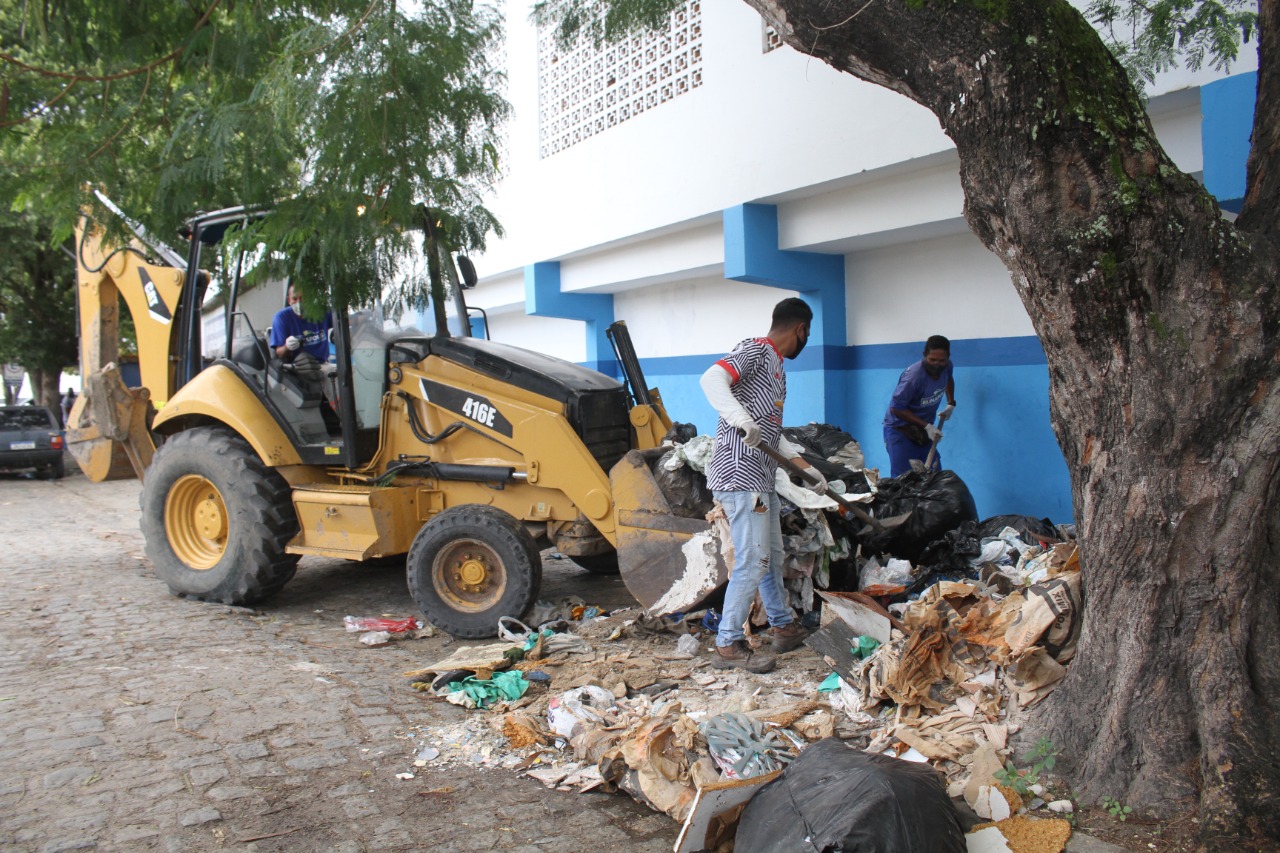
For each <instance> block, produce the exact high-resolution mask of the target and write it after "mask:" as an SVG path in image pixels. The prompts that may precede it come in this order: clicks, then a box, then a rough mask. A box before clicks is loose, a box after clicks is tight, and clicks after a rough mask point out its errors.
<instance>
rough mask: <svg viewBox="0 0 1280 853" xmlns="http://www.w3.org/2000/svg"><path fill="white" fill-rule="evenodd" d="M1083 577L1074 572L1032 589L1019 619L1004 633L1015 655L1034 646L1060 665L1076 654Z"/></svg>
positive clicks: (1027, 595)
mask: <svg viewBox="0 0 1280 853" xmlns="http://www.w3.org/2000/svg"><path fill="white" fill-rule="evenodd" d="M1080 607H1081V598H1080V573H1079V572H1071V573H1069V574H1065V575H1061V576H1059V577H1056V578H1051V579H1050V580H1047V581H1045V582H1044V583H1038V584H1035V585H1033V586H1032V587H1030V588H1029V589H1028V590H1027V592H1026V601H1025V603H1024V604H1023V605H1022V608H1021V609H1020V610H1019V611H1018V616H1017V618H1016V619H1014V620H1013V622H1012V623H1011V624H1010V625H1009V628H1008V630H1006V631H1005V637H1004V638H1005V642H1007V643H1008V644H1009V650H1010V651H1011V652H1012V653H1013V654H1014V655H1021V654H1022V653H1023V652H1025V651H1026V650H1027V649H1029V648H1031V647H1032V646H1035V645H1041V646H1044V647H1045V650H1046V651H1047V652H1048V653H1049V654H1050V655H1052V656H1053V658H1054V660H1056V661H1058V662H1059V663H1067V662H1068V661H1070V660H1071V659H1072V658H1073V657H1075V654H1076V641H1077V640H1079V638H1080V628H1081V622H1082V620H1081V619H1080Z"/></svg>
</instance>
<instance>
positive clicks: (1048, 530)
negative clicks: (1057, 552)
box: [978, 515, 1062, 545]
mask: <svg viewBox="0 0 1280 853" xmlns="http://www.w3.org/2000/svg"><path fill="white" fill-rule="evenodd" d="M1006 527H1012V528H1013V529H1014V530H1016V531H1018V538H1019V539H1021V540H1022V541H1023V542H1026V543H1027V544H1028V545H1035V544H1036V543H1038V542H1059V541H1061V540H1062V536H1061V535H1059V533H1058V528H1056V527H1054V526H1053V522H1052V521H1050V520H1049V519H1047V518H1034V517H1032V516H1030V515H993V516H992V517H991V518H987V519H984V520H983V521H982V523H981V524H979V525H978V538H979V539H991V538H993V537H996V536H999V535H1000V531H1001V530H1004V529H1005V528H1006Z"/></svg>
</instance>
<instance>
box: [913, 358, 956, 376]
mask: <svg viewBox="0 0 1280 853" xmlns="http://www.w3.org/2000/svg"><path fill="white" fill-rule="evenodd" d="M950 363H951V360H950V359H947V364H950ZM920 364H921V366H922V367H924V372H925V373H927V374H929V376H930V378H932V379H937V378H938V377H939V376H941V375H942V371H943V370H945V369H946V366H947V365H946V364H939V365H937V366H936V367H935V366H934V365H932V364H930V363H929V362H928V361H927V360H926V359H921V360H920Z"/></svg>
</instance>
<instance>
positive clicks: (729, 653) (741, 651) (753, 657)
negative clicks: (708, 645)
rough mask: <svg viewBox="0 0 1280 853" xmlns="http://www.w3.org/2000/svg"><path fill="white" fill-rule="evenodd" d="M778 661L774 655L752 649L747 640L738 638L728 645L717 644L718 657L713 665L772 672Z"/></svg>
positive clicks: (718, 667) (723, 667)
mask: <svg viewBox="0 0 1280 853" xmlns="http://www.w3.org/2000/svg"><path fill="white" fill-rule="evenodd" d="M776 663H777V661H775V660H774V659H773V655H771V654H769V653H768V652H756V651H752V650H751V647H750V646H748V645H747V641H746V640H738V641H737V642H735V643H732V644H730V645H728V646H716V657H715V660H713V661H712V662H711V665H712V666H714V667H715V668H716V669H733V668H734V667H740V668H742V669H745V670H746V671H747V672H771V671H773V667H774V664H776Z"/></svg>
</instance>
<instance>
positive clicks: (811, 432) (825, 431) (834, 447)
mask: <svg viewBox="0 0 1280 853" xmlns="http://www.w3.org/2000/svg"><path fill="white" fill-rule="evenodd" d="M782 434H783V435H785V436H786V437H787V441H790V442H791V443H792V444H798V445H800V446H801V447H802V448H804V449H805V450H807V451H809V452H810V453H813V454H815V455H817V456H821V457H822V458H823V459H829V458H831V457H832V456H835V455H836V454H837V453H839V452H840V451H841V450H842V449H844V446H845V445H846V444H848V443H849V442H851V441H853V440H854V438H853V436H851V435H849V433H847V432H845V431H844V430H842V429H840V427H836V426H832V425H831V424H809V425H808V426H802V427H783V428H782Z"/></svg>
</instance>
